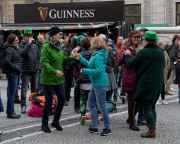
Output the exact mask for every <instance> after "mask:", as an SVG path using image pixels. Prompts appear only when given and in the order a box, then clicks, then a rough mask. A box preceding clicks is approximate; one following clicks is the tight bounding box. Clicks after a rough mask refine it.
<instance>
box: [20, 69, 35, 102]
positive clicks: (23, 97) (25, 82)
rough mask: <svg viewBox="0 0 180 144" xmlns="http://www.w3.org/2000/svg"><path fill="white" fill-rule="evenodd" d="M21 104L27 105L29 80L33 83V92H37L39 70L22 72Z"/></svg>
mask: <svg viewBox="0 0 180 144" xmlns="http://www.w3.org/2000/svg"><path fill="white" fill-rule="evenodd" d="M21 79H22V87H21V106H26V94H27V90H28V85H29V82H30V83H31V93H34V92H37V82H38V72H36V73H32V74H25V73H23V74H22V77H21Z"/></svg>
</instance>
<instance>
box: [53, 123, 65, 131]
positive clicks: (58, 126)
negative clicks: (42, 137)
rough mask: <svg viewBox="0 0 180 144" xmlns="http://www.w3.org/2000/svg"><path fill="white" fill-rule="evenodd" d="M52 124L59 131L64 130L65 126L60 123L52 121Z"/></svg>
mask: <svg viewBox="0 0 180 144" xmlns="http://www.w3.org/2000/svg"><path fill="white" fill-rule="evenodd" d="M51 126H52V127H55V128H56V130H58V131H63V128H62V127H61V126H60V124H59V123H56V122H52V123H51Z"/></svg>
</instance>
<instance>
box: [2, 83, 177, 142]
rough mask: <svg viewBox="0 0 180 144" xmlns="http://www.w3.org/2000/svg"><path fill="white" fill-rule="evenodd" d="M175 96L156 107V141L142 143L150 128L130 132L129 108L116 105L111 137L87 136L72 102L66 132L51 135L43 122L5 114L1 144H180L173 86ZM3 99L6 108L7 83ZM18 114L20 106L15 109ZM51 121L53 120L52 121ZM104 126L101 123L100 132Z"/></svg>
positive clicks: (66, 111)
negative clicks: (165, 103) (144, 134)
mask: <svg viewBox="0 0 180 144" xmlns="http://www.w3.org/2000/svg"><path fill="white" fill-rule="evenodd" d="M171 88H172V90H173V95H172V96H167V97H166V99H167V101H168V102H169V104H168V105H157V116H158V120H157V137H156V139H142V138H140V134H141V132H145V131H146V130H147V127H144V126H143V127H140V128H141V131H140V132H134V131H130V130H129V129H128V125H127V124H126V123H125V121H126V118H127V104H122V103H121V101H120V99H118V102H117V108H118V110H117V113H111V115H110V119H111V125H112V134H111V135H110V136H106V137H102V136H100V135H95V134H90V133H89V132H88V123H87V124H86V125H85V126H82V125H80V123H79V118H80V115H79V114H76V113H74V111H73V99H71V102H70V103H69V106H67V107H64V111H63V115H62V119H61V125H62V126H63V127H64V130H63V132H58V131H56V130H54V129H52V130H53V132H52V133H51V134H46V133H43V132H42V131H40V122H41V119H40V118H31V117H28V116H27V115H21V118H20V119H19V120H10V119H7V118H6V114H5V112H3V113H2V114H1V120H0V130H3V131H4V134H3V135H2V136H1V144H32V143H33V144H55V143H59V144H144V143H145V144H179V143H180V142H179V141H180V138H179V133H180V123H179V121H180V117H179V115H180V111H179V108H180V104H179V103H178V98H177V91H176V90H177V87H176V86H175V85H173V87H171ZM0 90H1V97H2V99H3V103H4V107H5V108H6V104H5V103H6V92H5V91H6V81H0ZM15 107H16V111H17V113H20V106H19V105H17V104H16V105H15ZM51 119H52V117H51ZM101 129H102V122H101V123H100V130H101Z"/></svg>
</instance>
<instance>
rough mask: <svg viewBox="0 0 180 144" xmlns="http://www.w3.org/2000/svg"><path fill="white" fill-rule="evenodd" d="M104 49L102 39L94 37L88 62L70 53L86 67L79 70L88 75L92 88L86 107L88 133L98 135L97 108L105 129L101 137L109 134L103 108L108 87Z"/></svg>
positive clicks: (105, 51)
mask: <svg viewBox="0 0 180 144" xmlns="http://www.w3.org/2000/svg"><path fill="white" fill-rule="evenodd" d="M106 47H107V45H106V43H105V41H104V40H103V39H102V38H100V37H98V36H95V37H94V38H92V39H91V50H92V51H93V52H94V53H93V54H92V56H91V58H90V60H89V61H87V60H86V59H85V58H84V57H83V56H82V55H80V54H79V53H77V52H76V51H73V52H72V55H73V56H74V57H76V59H78V60H79V61H80V62H81V63H82V64H83V65H84V66H86V67H87V68H83V69H81V73H83V74H86V75H89V79H90V81H91V84H92V88H91V91H90V95H89V98H88V106H89V111H90V114H91V117H92V119H91V125H90V127H89V129H88V130H89V132H90V133H96V134H97V133H99V130H98V113H97V106H98V108H99V110H100V112H101V114H102V116H103V121H104V127H105V128H104V129H103V131H102V132H101V136H107V135H109V134H111V128H110V121H109V115H108V112H107V109H106V106H105V102H106V91H107V89H108V86H109V80H108V75H107V73H106V61H107V58H108V52H107V50H106Z"/></svg>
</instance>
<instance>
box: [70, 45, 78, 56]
mask: <svg viewBox="0 0 180 144" xmlns="http://www.w3.org/2000/svg"><path fill="white" fill-rule="evenodd" d="M79 49H80V47H79V46H77V47H75V48H74V49H73V50H72V51H71V55H73V53H77V52H78V51H79Z"/></svg>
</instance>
